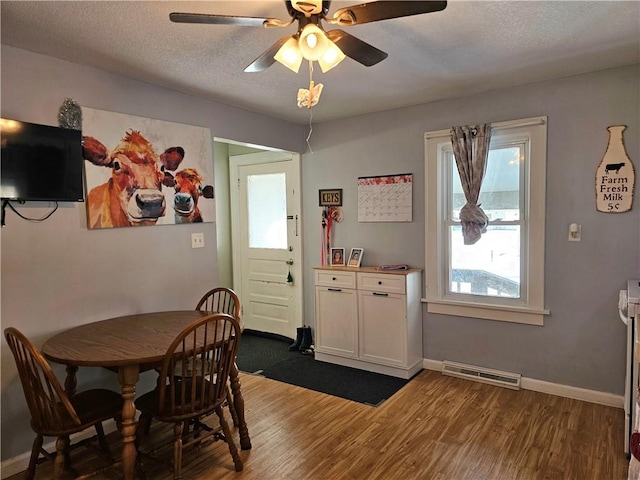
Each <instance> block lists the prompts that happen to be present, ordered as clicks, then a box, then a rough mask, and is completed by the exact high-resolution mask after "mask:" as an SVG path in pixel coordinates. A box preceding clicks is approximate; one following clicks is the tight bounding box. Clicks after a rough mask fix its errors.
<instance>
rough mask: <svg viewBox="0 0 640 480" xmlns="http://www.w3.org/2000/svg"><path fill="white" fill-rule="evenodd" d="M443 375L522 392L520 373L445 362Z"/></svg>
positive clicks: (443, 363)
mask: <svg viewBox="0 0 640 480" xmlns="http://www.w3.org/2000/svg"><path fill="white" fill-rule="evenodd" d="M442 374H443V375H451V376H452V377H460V378H466V379H468V380H475V381H477V382H482V383H490V384H491V385H497V386H499V387H506V388H511V389H513V390H520V378H521V375H520V374H519V373H509V372H501V371H499V370H490V369H488V368H482V367H476V366H475V365H464V364H462V363H455V362H447V361H444V362H442Z"/></svg>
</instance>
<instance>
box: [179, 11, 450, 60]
mask: <svg viewBox="0 0 640 480" xmlns="http://www.w3.org/2000/svg"><path fill="white" fill-rule="evenodd" d="M284 3H285V4H286V7H287V10H288V12H289V16H290V17H291V19H290V20H287V21H283V20H279V19H277V18H261V17H241V16H233V15H215V14H206V13H179V12H174V13H171V14H170V15H169V18H170V20H171V21H172V22H176V23H201V24H213V25H236V26H248V27H266V28H269V27H287V26H289V25H291V24H293V23H294V22H295V21H297V22H298V30H297V31H296V33H294V34H293V35H287V36H285V37H282V38H280V39H279V40H278V41H277V42H276V43H274V44H273V45H271V47H269V48H268V49H267V50H265V51H264V52H263V53H262V54H261V55H260V56H259V57H258V58H256V59H255V60H254V61H253V62H252V63H251V64H250V65H249V66H248V67H247V68H245V69H244V71H245V72H261V71H263V70H265V69H267V68H268V67H270V66H271V65H273V64H274V63H275V62H276V61H277V62H280V63H281V64H283V65H285V66H286V67H287V68H289V69H291V70H293V71H294V72H298V70H299V68H300V64H301V63H302V60H303V59H306V60H309V61H310V62H312V61H317V62H318V63H319V64H320V68H321V69H322V71H323V72H326V71H328V70H330V69H331V68H333V67H334V66H336V65H337V64H338V63H340V62H341V61H342V60H343V59H344V58H345V56H347V57H349V58H352V59H353V60H355V61H356V62H359V63H361V64H362V65H364V66H366V67H370V66H372V65H375V64H377V63H379V62H381V61H382V60H384V59H385V58H387V53H385V52H383V51H382V50H379V49H377V48H376V47H374V46H373V45H370V44H368V43H366V42H364V41H362V40H360V39H359V38H356V37H354V36H353V35H350V34H348V33H347V32H345V31H343V30H340V29H333V30H329V31H325V30H324V28H323V26H322V22H326V23H328V24H330V25H339V26H352V25H360V24H363V23H371V22H378V21H380V20H387V19H391V18H399V17H408V16H411V15H420V14H423V13H430V12H437V11H440V10H444V9H445V8H446V6H447V2H446V1H424V2H422V1H394V0H392V1H377V2H369V3H363V4H360V5H353V6H350V7H345V8H340V9H339V10H336V12H335V13H334V14H333V16H328V13H329V7H330V5H331V2H330V1H319V0H305V1H302V0H291V1H285V2H284Z"/></svg>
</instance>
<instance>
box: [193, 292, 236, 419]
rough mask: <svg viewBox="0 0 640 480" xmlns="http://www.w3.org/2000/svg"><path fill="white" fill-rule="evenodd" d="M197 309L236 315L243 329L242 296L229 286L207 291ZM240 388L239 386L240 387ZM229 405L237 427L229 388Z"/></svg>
mask: <svg viewBox="0 0 640 480" xmlns="http://www.w3.org/2000/svg"><path fill="white" fill-rule="evenodd" d="M196 310H203V311H207V312H217V313H226V314H228V315H231V316H233V317H235V319H236V320H238V323H239V324H240V330H242V318H241V312H242V308H241V306H240V298H239V297H238V294H237V293H236V292H234V291H233V290H232V289H230V288H228V287H216V288H213V289H211V290H209V291H208V292H207V293H205V294H204V295H203V296H202V298H201V299H200V301H199V302H198V304H197V305H196ZM235 362H236V361H235V359H234V360H233V367H232V368H235V369H236V370H237V369H238V366H237V365H236V363H235ZM238 388H239V387H238ZM227 405H228V407H229V413H230V414H231V420H232V421H233V425H234V426H235V427H237V426H239V424H240V421H239V420H238V414H237V412H236V408H235V404H234V402H233V398H232V396H231V391H230V390H229V389H227Z"/></svg>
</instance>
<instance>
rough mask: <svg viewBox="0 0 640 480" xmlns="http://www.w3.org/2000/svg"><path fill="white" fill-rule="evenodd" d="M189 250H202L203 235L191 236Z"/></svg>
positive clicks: (193, 234)
mask: <svg viewBox="0 0 640 480" xmlns="http://www.w3.org/2000/svg"><path fill="white" fill-rule="evenodd" d="M191 248H204V233H192V234H191Z"/></svg>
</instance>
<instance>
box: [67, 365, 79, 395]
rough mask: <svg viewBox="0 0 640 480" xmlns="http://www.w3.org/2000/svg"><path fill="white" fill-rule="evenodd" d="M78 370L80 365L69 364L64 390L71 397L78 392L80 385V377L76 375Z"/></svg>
mask: <svg viewBox="0 0 640 480" xmlns="http://www.w3.org/2000/svg"><path fill="white" fill-rule="evenodd" d="M77 372H78V367H76V366H74V365H67V378H66V379H65V381H64V391H65V392H66V393H67V395H68V396H69V398H71V397H73V396H74V395H75V394H76V387H77V386H78V379H77V377H76V373H77Z"/></svg>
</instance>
